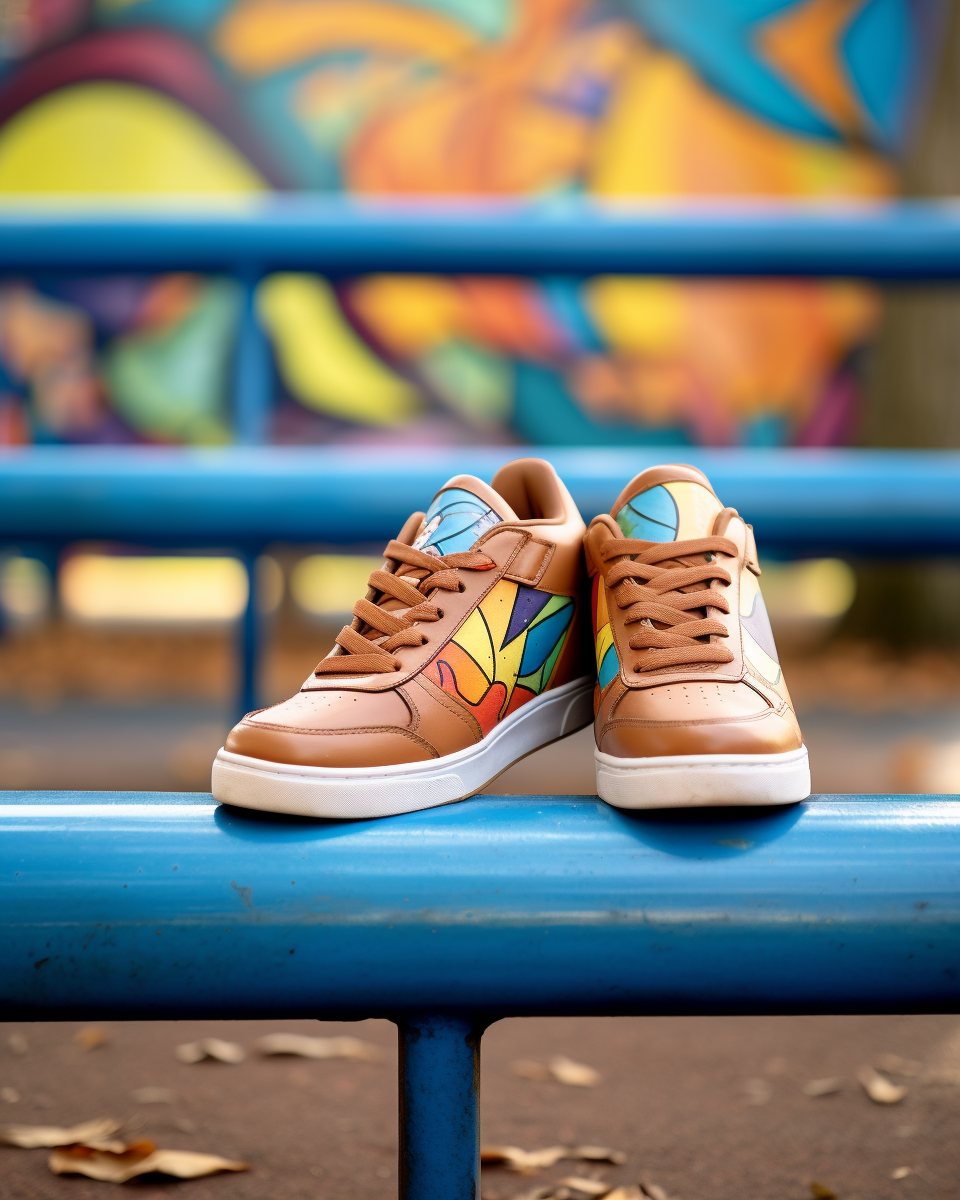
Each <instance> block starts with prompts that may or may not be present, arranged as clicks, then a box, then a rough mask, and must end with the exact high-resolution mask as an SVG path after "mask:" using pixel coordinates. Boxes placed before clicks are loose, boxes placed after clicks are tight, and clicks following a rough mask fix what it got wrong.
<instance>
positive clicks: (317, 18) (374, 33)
mask: <svg viewBox="0 0 960 1200" xmlns="http://www.w3.org/2000/svg"><path fill="white" fill-rule="evenodd" d="M477 42H478V38H477V36H476V34H474V33H473V32H472V31H470V30H468V29H466V28H464V27H463V26H462V25H459V24H457V23H456V22H455V21H452V20H450V19H449V18H448V17H444V16H441V15H439V14H437V13H431V12H427V11H425V10H423V9H417V8H415V7H413V6H410V7H408V6H406V5H401V4H391V3H385V2H383V0H244V2H241V3H239V4H235V5H233V6H232V7H231V8H230V9H229V10H228V12H227V15H226V16H225V17H224V19H223V22H222V23H221V25H220V28H219V29H218V30H217V34H216V38H215V44H216V49H217V51H218V52H219V53H220V54H221V55H222V56H223V57H224V58H225V59H226V60H227V62H228V63H229V64H230V65H231V66H232V67H234V68H235V69H236V70H238V71H243V72H244V73H245V74H248V75H269V74H271V73H272V72H274V71H280V70H282V69H283V68H284V67H290V66H293V65H294V64H295V63H299V62H303V61H304V60H306V59H308V58H315V57H316V56H317V55H320V54H329V53H331V52H334V51H337V50H363V51H365V52H366V53H367V54H378V53H379V54H385V55H404V56H409V57H411V58H417V59H425V60H427V61H431V62H437V63H443V62H449V61H451V60H453V59H456V58H459V57H460V56H461V55H463V54H464V53H465V52H466V51H468V50H470V49H472V48H473V47H474V46H476V45H477Z"/></svg>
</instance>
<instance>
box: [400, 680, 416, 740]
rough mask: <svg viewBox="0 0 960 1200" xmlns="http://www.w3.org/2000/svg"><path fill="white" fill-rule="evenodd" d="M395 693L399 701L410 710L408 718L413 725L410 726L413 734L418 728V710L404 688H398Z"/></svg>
mask: <svg viewBox="0 0 960 1200" xmlns="http://www.w3.org/2000/svg"><path fill="white" fill-rule="evenodd" d="M397 692H398V694H399V695H400V697H401V699H402V700H403V701H404V703H405V704H406V706H407V708H409V710H410V716H411V718H412V720H413V725H412V726H411V729H412V730H413V731H414V733H416V731H417V730H418V729H419V728H420V709H419V708H417V706H416V704H415V703H414V701H413V698H412V697H411V696H409V695H408V694H407V691H406V689H405V688H403V687H398V688H397Z"/></svg>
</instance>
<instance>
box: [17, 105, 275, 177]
mask: <svg viewBox="0 0 960 1200" xmlns="http://www.w3.org/2000/svg"><path fill="white" fill-rule="evenodd" d="M266 187H267V184H266V182H265V181H264V180H263V178H262V177H261V176H260V175H259V174H258V173H257V171H255V170H254V168H253V167H251V166H250V164H249V163H248V162H246V160H245V159H244V158H242V157H241V156H240V155H239V154H238V153H237V152H236V151H235V150H234V149H233V147H232V146H230V145H229V143H228V142H226V141H225V140H224V139H223V138H222V137H221V136H220V135H219V134H218V133H217V132H216V131H215V130H214V129H212V128H211V127H210V126H209V125H207V124H206V123H205V122H203V121H201V120H200V119H199V118H198V117H196V116H195V115H194V114H193V113H191V112H190V111H189V110H188V109H186V108H185V107H183V105H181V104H178V103H177V102H176V101H175V100H171V99H170V98H169V97H167V96H162V95H160V94H159V93H157V92H152V91H149V90H148V89H146V88H142V87H137V86H134V85H132V84H126V83H83V84H77V85H76V86H73V87H65V88H60V89H58V90H57V91H55V92H51V93H50V94H49V95H47V96H44V97H43V98H42V99H40V100H36V101H35V102H34V103H33V104H30V105H28V106H27V107H26V108H24V109H22V110H21V111H20V112H19V113H17V115H16V116H14V117H12V118H11V119H10V120H9V121H8V122H7V123H6V124H5V125H4V126H3V128H2V130H0V193H4V194H11V193H13V194H21V195H22V194H24V193H43V192H48V193H49V192H54V193H65V192H72V193H84V192H86V193H96V194H105V193H106V194H113V195H123V194H143V193H166V194H170V193H194V194H198V193H199V194H226V195H235V194H238V193H251V192H258V191H262V190H264V189H265V188H266Z"/></svg>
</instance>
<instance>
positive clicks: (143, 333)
mask: <svg viewBox="0 0 960 1200" xmlns="http://www.w3.org/2000/svg"><path fill="white" fill-rule="evenodd" d="M0 13H2V15H0V197H2V198H4V199H7V200H10V199H16V198H17V197H20V198H22V197H25V196H29V195H33V194H37V193H53V194H61V195H62V194H69V193H77V192H80V193H99V194H101V195H109V196H111V197H123V196H133V195H143V194H159V195H164V194H166V195H171V196H172V195H175V194H180V193H185V192H186V193H194V194H198V193H199V194H205V195H254V194H257V193H263V192H268V191H271V190H281V189H282V190H305V191H326V192H331V191H332V192H343V193H346V194H350V195H374V194H375V195H380V196H383V195H396V196H404V197H416V196H449V195H472V196H477V195H480V196H489V197H510V196H525V197H537V196H543V197H549V196H554V195H558V194H561V195H571V194H574V195H575V194H582V195H586V196H592V197H598V198H603V199H628V198H640V199H646V200H657V201H660V202H664V201H670V200H675V199H683V198H703V197H722V198H725V199H736V198H738V197H750V196H768V197H775V198H797V199H800V200H810V201H813V200H836V199H842V198H854V199H876V198H882V197H884V196H888V195H890V194H892V193H894V192H895V190H896V182H897V181H896V156H897V153H898V150H899V148H901V147H902V145H903V142H904V138H905V137H906V135H907V132H908V130H909V129H910V126H911V122H912V121H913V120H914V119H915V115H916V113H915V110H916V107H917V105H918V103H919V102H920V100H921V99H922V85H923V82H924V80H925V79H926V78H928V77H929V75H930V73H931V65H932V53H933V48H934V47H935V45H936V42H937V34H938V31H939V29H940V24H939V22H940V20H941V17H942V13H941V5H940V4H939V3H938V0H95V2H94V0H10V2H9V3H7V4H5V5H4V6H3V7H2V9H0ZM240 305H241V297H240V294H239V289H238V287H237V285H236V284H235V283H234V282H233V281H231V280H229V279H223V278H202V277H197V276H189V275H167V276H162V277H140V276H136V277H122V278H118V277H111V278H96V279H94V278H90V279H70V280H65V279H55V278H44V279H19V278H18V279H6V280H3V281H2V283H0V443H4V442H5V443H17V442H26V441H73V442H131V443H133V442H144V441H147V442H171V443H191V444H217V443H224V442H228V441H230V440H231V437H232V430H231V417H230V403H229V390H230V373H231V363H232V359H233V354H234V347H235V342H236V337H237V326H238V320H239V313H240ZM258 311H259V316H260V320H261V322H262V324H263V327H264V329H265V331H266V333H267V335H268V337H269V339H270V342H271V345H272V348H273V354H274V361H275V368H276V369H275V375H276V398H275V404H274V407H273V410H272V416H271V436H272V438H273V440H275V441H280V442H341V443H342V442H360V443H364V442H366V443H372V442H388V443H394V444H396V443H397V442H401V443H411V444H414V443H416V444H441V445H442V444H457V443H465V442H475V441H476V440H477V439H478V438H479V439H481V440H486V441H492V442H504V443H510V442H519V443H536V444H540V445H551V444H554V445H556V444H579V445H604V444H617V445H624V444H631V443H633V444H641V443H657V442H661V443H677V442H690V443H707V444H718V445H723V444H747V445H778V444H801V445H803V444H806V445H829V444H837V443H842V442H844V441H845V440H847V439H848V438H849V437H850V435H851V431H852V429H853V426H854V422H855V420H856V415H857V405H858V395H857V385H856V374H855V369H854V368H855V362H856V355H857V352H858V350H859V348H860V347H862V346H863V345H864V343H865V342H866V341H867V340H868V339H869V337H870V335H871V332H872V331H873V329H874V328H875V325H876V321H877V317H878V303H877V298H876V296H875V295H874V293H873V292H872V291H871V290H870V289H868V288H865V287H862V286H858V285H854V284H850V283H842V282H837V283H819V282H815V281H811V282H804V281H777V280H772V281H743V282H736V281H734V282H728V281H715V282H714V281H674V280H670V279H648V278H628V277H620V276H610V277H603V278H594V279H590V280H587V281H579V280H572V279H565V278H544V279H534V280H530V279H514V278H486V277H483V278H464V277H441V276H436V277H435V276H418V277H410V276H390V275H382V276H368V277H364V278H360V279H354V280H348V281H338V282H337V283H336V284H334V283H333V282H331V281H328V280H326V279H323V278H321V277H318V276H315V275H305V274H289V273H288V274H278V275H274V276H271V277H270V278H268V279H266V280H265V281H264V282H263V283H262V285H261V287H260V289H259V293H258Z"/></svg>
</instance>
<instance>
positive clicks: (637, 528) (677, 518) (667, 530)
mask: <svg viewBox="0 0 960 1200" xmlns="http://www.w3.org/2000/svg"><path fill="white" fill-rule="evenodd" d="M642 479H643V476H640V477H639V478H638V479H637V480H635V482H636V483H637V484H641V485H642ZM722 509H723V505H722V504H721V503H720V501H719V500H718V499H717V497H716V496H715V495H714V493H713V492H712V491H711V490H710V488H709V487H707V486H705V485H704V484H702V483H694V482H692V481H691V480H689V479H675V480H667V481H666V482H664V483H656V484H653V485H652V486H650V487H643V486H640V487H638V489H637V491H635V492H631V490H630V489H629V488H627V489H626V491H625V492H624V494H623V496H622V497H620V498H619V499H618V501H617V504H616V505H615V506H614V508H613V511H612V512H611V513H610V515H611V516H612V517H613V518H614V520H615V521H616V522H617V524H618V525H619V526H620V528H621V529H622V530H623V536H624V537H628V538H639V539H641V540H643V541H645V542H678V541H680V542H682V541H687V539H689V538H701V537H708V536H709V535H710V534H711V533H712V532H713V525H714V522H715V521H716V519H717V513H718V512H721V511H722Z"/></svg>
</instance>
